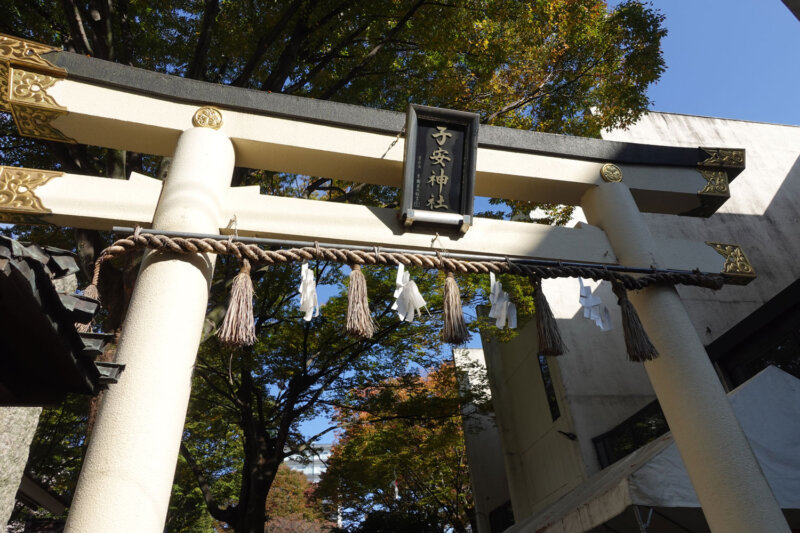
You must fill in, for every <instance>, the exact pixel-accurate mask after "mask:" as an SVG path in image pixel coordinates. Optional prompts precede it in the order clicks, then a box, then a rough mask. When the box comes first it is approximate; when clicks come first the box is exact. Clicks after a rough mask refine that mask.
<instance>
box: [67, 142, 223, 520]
mask: <svg viewBox="0 0 800 533" xmlns="http://www.w3.org/2000/svg"><path fill="white" fill-rule="evenodd" d="M233 166H234V152H233V146H232V145H231V142H230V140H229V139H228V138H227V137H226V136H225V135H223V134H221V133H220V132H218V131H215V130H213V129H208V128H192V129H190V130H187V131H184V132H183V133H182V134H181V137H180V139H179V141H178V145H177V148H176V150H175V156H174V158H173V160H172V165H171V167H170V171H169V175H168V177H167V179H166V182H165V183H164V188H163V191H162V194H161V199H160V200H159V203H158V207H157V208H156V213H155V217H154V220H153V227H154V228H156V229H165V230H178V231H192V232H198V233H218V231H219V227H220V223H221V222H223V221H222V220H221V219H222V214H221V213H222V206H221V201H222V198H224V197H225V192H226V189H227V188H228V187H229V186H230V180H231V176H232V172H233ZM223 223H224V222H223ZM215 259H216V256H214V255H178V254H168V253H149V254H148V255H147V256H146V257H145V258H144V260H143V261H142V266H141V270H140V271H139V278H138V280H137V282H136V287H135V289H134V291H133V295H132V298H131V303H130V307H129V309H128V314H127V317H126V319H125V323H124V325H123V328H122V335H121V338H120V344H119V347H118V349H117V357H116V361H117V362H119V363H122V364H124V365H126V366H125V371H124V372H123V373H122V375H121V377H120V380H119V383H117V384H116V385H113V386H111V387H110V389H109V390H108V392H107V393H106V394H105V398H104V399H103V402H102V405H101V406H100V409H99V412H98V415H97V421H96V423H95V426H94V430H93V432H92V435H91V439H90V441H89V447H88V450H87V453H86V457H85V459H84V461H83V468H82V470H81V475H80V479H79V481H78V486H77V489H76V492H75V498H74V499H73V502H72V506H71V508H70V511H69V516H68V520H67V526H66V531H67V532H70V533H93V532H96V533H109V532H112V531H113V532H115V533H121V532H136V533H160V532H161V531H163V530H164V522H165V519H166V514H167V508H168V504H169V498H170V492H171V489H172V480H173V476H174V474H175V465H176V463H177V457H178V452H179V446H180V442H181V434H182V432H183V424H184V420H185V418H186V409H187V406H188V402H189V392H190V389H191V378H192V368H193V366H194V362H195V357H196V355H197V348H198V346H199V344H200V338H201V333H202V328H203V321H204V317H205V313H206V305H207V303H208V289H209V285H210V282H211V276H212V274H213V270H214V261H215Z"/></svg>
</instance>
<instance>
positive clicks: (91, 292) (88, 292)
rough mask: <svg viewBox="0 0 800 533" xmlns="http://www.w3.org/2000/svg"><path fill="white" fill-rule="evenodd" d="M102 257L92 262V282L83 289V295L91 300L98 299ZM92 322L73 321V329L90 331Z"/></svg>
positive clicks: (84, 331)
mask: <svg viewBox="0 0 800 533" xmlns="http://www.w3.org/2000/svg"><path fill="white" fill-rule="evenodd" d="M102 263H103V258H102V257H100V258H98V259H97V261H95V262H94V273H93V274H92V282H91V283H90V284H89V286H88V287H86V288H85V289H83V295H84V296H86V297H87V298H92V299H93V300H97V301H98V302H99V301H100V291H99V290H97V284H98V283H99V282H100V267H101V266H102ZM92 322H94V319H92V320H90V321H89V322H86V323H85V324H82V323H80V322H76V323H75V329H76V330H78V333H90V332H91V331H92Z"/></svg>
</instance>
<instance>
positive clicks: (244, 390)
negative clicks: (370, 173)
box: [0, 0, 664, 533]
mask: <svg viewBox="0 0 800 533" xmlns="http://www.w3.org/2000/svg"><path fill="white" fill-rule="evenodd" d="M661 23H662V17H661V16H660V15H659V14H658V13H656V12H654V11H653V10H652V9H651V8H650V7H648V6H646V5H642V4H640V3H638V2H635V1H626V2H622V3H621V4H619V5H618V6H617V7H615V9H614V10H613V11H611V12H610V13H609V12H608V11H607V6H606V4H605V2H604V1H602V0H459V1H457V2H438V1H431V0H280V1H270V2H265V1H261V0H252V1H248V2H233V1H229V0H203V1H200V0H179V1H171V2H166V1H164V0H147V1H144V0H110V1H99V0H64V1H63V2H58V3H57V2H48V1H45V0H30V1H22V0H18V1H14V2H5V3H0V32H3V33H7V34H11V35H17V36H20V37H24V38H29V39H32V40H35V41H39V42H43V43H47V44H50V45H54V46H62V47H64V48H65V49H67V50H70V51H74V52H76V53H79V54H84V55H90V56H93V57H96V58H99V59H105V60H109V61H116V62H120V63H124V64H128V65H132V66H135V67H140V68H144V69H148V70H154V71H158V72H163V73H167V74H171V75H177V76H183V77H186V78H191V79H196V80H202V81H208V82H213V83H221V84H226V85H233V86H237V87H244V88H249V89H254V90H256V91H266V92H281V93H286V94H292V95H298V96H307V97H313V98H320V99H331V100H336V101H340V102H348V103H354V104H359V105H363V106H370V107H375V108H382V109H393V110H403V109H404V108H405V106H406V104H407V103H408V102H409V101H413V102H416V103H423V104H428V105H436V106H442V107H450V108H456V109H464V110H471V111H475V112H478V113H480V115H481V119H482V121H483V122H484V123H485V124H491V125H503V126H512V127H520V128H527V129H534V130H539V131H548V132H557V133H571V134H581V135H597V134H598V133H599V131H600V130H601V129H602V128H605V127H611V126H624V125H626V124H630V123H631V122H632V121H633V120H634V119H635V118H636V117H637V116H638V115H639V114H640V113H641V112H642V111H644V109H645V107H646V105H647V103H648V102H647V98H646V96H645V90H646V88H647V86H648V84H650V83H652V82H653V81H655V80H656V79H658V76H659V74H660V73H661V71H662V70H663V60H662V58H661V53H660V39H661V38H662V37H663V35H664V30H663V28H662V27H661ZM0 132H1V133H2V135H0V160H1V161H2V162H3V164H10V165H20V166H27V167H34V168H60V169H63V170H65V171H68V172H74V173H79V174H89V175H98V176H107V177H114V178H120V179H126V178H127V177H128V176H129V175H130V173H131V172H132V171H137V172H141V173H145V174H149V175H153V176H156V177H159V178H161V177H163V176H164V175H165V174H166V172H167V171H168V169H169V158H160V157H154V156H151V155H149V154H139V153H132V152H126V151H122V150H108V149H102V148H97V147H87V146H80V145H64V144H60V143H55V142H44V141H39V140H34V139H25V138H21V137H19V136H18V135H17V133H16V131H15V128H14V126H13V122H12V121H11V120H10V118H9V116H8V115H4V114H0ZM233 184H234V185H252V184H257V185H259V186H260V187H261V189H262V191H263V192H265V193H268V194H275V195H281V196H295V197H306V198H312V199H317V200H321V201H322V200H329V201H342V202H357V203H361V204H364V205H378V206H391V205H396V198H397V191H396V190H394V189H391V188H381V187H374V186H366V185H363V184H353V183H347V182H340V181H336V180H331V179H328V178H326V177H324V176H288V175H285V174H280V173H276V172H272V171H271V170H270V169H246V168H237V169H236V171H235V172H234V176H233ZM511 207H512V214H519V213H526V212H527V211H526V210H527V209H529V208H530V205H529V204H515V203H512V204H511ZM15 231H16V232H18V233H21V234H23V235H24V236H26V237H31V238H34V239H42V240H43V241H48V240H49V241H53V240H57V241H64V240H66V241H68V242H70V243H71V246H72V248H74V249H75V250H77V251H78V253H79V254H80V256H81V258H82V259H83V261H84V266H85V269H86V272H87V273H88V272H89V271H90V270H89V269H90V266H91V263H92V262H93V260H94V258H95V257H96V256H97V254H98V253H99V252H100V250H101V249H102V248H103V247H104V246H105V245H107V244H108V242H109V240H110V237H109V236H108V235H101V234H98V233H97V232H92V231H83V230H78V231H75V232H74V234H71V232H69V231H64V230H54V229H52V228H43V229H42V228H37V229H35V230H33V231H28V230H25V229H22V228H18V229H16V230H15ZM62 246H63V244H62ZM67 246H69V245H67ZM312 266H313V268H314V269H315V270H316V273H317V278H318V280H319V281H320V283H323V284H328V285H333V286H335V287H339V288H343V287H344V286H346V282H347V269H346V268H342V267H340V266H337V265H331V264H325V263H315V264H313V265H312ZM110 267H113V268H107V269H105V270H104V278H105V281H104V283H105V284H106V285H107V286H106V287H101V289H102V290H103V294H104V298H105V301H106V303H109V302H111V303H116V305H113V306H110V307H109V309H107V310H106V312H107V313H108V316H107V319H106V321H105V323H104V324H103V327H104V329H105V330H106V331H109V332H111V331H115V330H117V329H118V328H119V325H120V322H121V318H122V314H123V312H124V309H125V306H126V299H127V298H128V297H129V295H130V291H131V285H132V282H133V279H134V275H135V272H136V264H135V263H130V262H128V263H125V262H118V263H116V264H112V265H110ZM237 270H238V268H237V265H235V264H232V263H229V262H226V261H220V262H219V264H218V268H217V269H216V272H215V279H214V281H213V285H212V290H211V296H210V302H209V314H208V327H207V330H206V333H208V334H209V335H208V339H207V340H206V341H205V342H204V344H203V346H202V347H201V349H200V351H199V354H198V363H197V367H196V371H195V378H194V381H195V382H194V388H193V395H192V399H191V403H190V408H189V418H188V420H187V423H186V427H185V432H184V442H183V446H182V449H181V455H182V457H183V462H182V463H181V464H180V465H179V472H178V474H177V477H176V486H177V488H176V499H175V500H174V501H173V503H174V504H176V502H179V501H183V502H185V504H186V506H188V507H189V508H190V509H191V508H192V506H194V505H196V503H197V497H196V496H197V495H198V493H197V490H199V495H201V496H202V500H203V502H204V503H205V505H206V508H207V509H208V512H209V513H210V515H211V516H212V517H213V518H214V519H215V520H217V521H218V522H219V524H222V526H221V527H225V528H229V529H234V530H236V531H238V532H245V531H246V532H256V531H257V532H259V533H260V532H262V531H263V528H264V523H265V521H266V518H267V516H266V506H265V502H266V500H267V495H268V493H269V491H270V488H271V486H272V484H273V482H274V479H275V476H276V475H277V472H278V467H279V465H280V464H281V462H282V460H283V459H284V457H285V456H286V455H287V454H294V453H302V452H303V451H304V450H306V449H307V448H308V446H309V445H310V444H311V443H312V442H313V441H314V437H312V438H310V439H309V438H308V437H305V436H303V435H302V434H301V432H300V430H299V424H301V423H302V422H303V421H306V420H309V419H312V418H314V417H316V416H318V415H319V414H321V413H325V412H326V411H329V410H330V409H332V408H333V407H334V406H339V405H341V404H342V403H343V401H344V400H345V399H346V398H347V397H348V395H349V394H350V391H353V390H357V389H362V390H373V389H375V388H376V387H380V386H381V384H386V383H389V381H387V380H388V379H389V378H395V379H398V380H401V381H402V380H404V379H411V377H413V375H414V374H415V369H416V368H419V367H422V368H431V367H433V366H435V365H436V364H438V363H440V362H441V357H440V354H439V352H440V348H441V346H440V341H439V340H438V338H439V337H438V328H439V323H438V317H437V313H438V310H439V309H441V305H440V304H441V302H440V297H439V296H438V292H439V288H440V287H441V285H442V281H443V280H442V279H441V277H440V276H437V275H436V273H432V272H424V271H421V270H420V271H415V272H414V273H413V275H414V276H415V278H416V279H417V280H418V283H419V284H420V288H421V289H422V291H423V294H425V296H426V298H428V299H429V308H430V309H431V311H432V312H433V317H431V318H429V317H427V316H426V317H424V318H423V319H422V320H421V321H419V322H417V323H415V324H413V325H409V324H400V323H398V321H397V319H396V317H394V316H393V313H392V312H391V310H390V306H391V303H392V298H391V293H392V290H393V288H394V287H393V279H394V273H393V272H392V271H390V270H389V269H382V268H368V269H365V272H366V274H367V277H368V284H369V290H370V302H371V307H372V312H373V316H374V317H375V320H376V322H377V324H378V332H377V334H376V336H375V337H374V339H373V340H372V341H369V342H365V341H353V340H350V339H346V338H344V337H343V335H342V324H343V316H344V309H345V301H344V296H343V295H339V296H336V297H334V298H332V299H331V300H330V301H329V302H328V304H327V305H326V306H325V309H324V310H323V316H322V317H321V318H318V319H315V320H314V321H312V322H311V323H308V324H307V323H305V322H303V321H302V320H300V318H299V313H298V311H297V298H296V287H297V284H298V275H297V270H296V269H293V268H290V267H275V268H270V269H269V270H266V269H262V270H260V271H257V272H255V273H254V281H255V285H256V302H255V305H256V316H257V328H258V337H259V341H258V343H257V344H256V345H255V346H254V347H253V348H252V349H249V350H244V351H236V352H231V351H230V350H228V349H224V348H223V347H221V346H219V345H217V343H216V341H215V340H214V339H213V338H212V337H211V335H210V334H211V333H213V331H214V329H215V328H216V324H217V323H218V322H219V320H220V317H221V316H222V314H223V312H224V305H225V301H226V293H227V288H228V287H229V285H230V280H231V278H232V276H233V275H235V273H236V272H237ZM459 283H460V284H461V287H462V290H463V293H464V294H463V296H464V298H465V299H469V298H471V297H472V296H473V295H474V294H475V292H476V290H477V289H478V288H479V283H484V284H485V283H486V282H485V280H481V281H480V282H478V281H475V280H468V279H465V278H463V279H460V280H459ZM515 290H516V289H515ZM518 292H519V293H520V294H519V296H520V298H523V297H527V298H529V295H525V294H523V293H522V292H523V289H520V290H519V291H518ZM526 305H527V304H526ZM527 307H530V305H528V306H527ZM71 416H72V415H71ZM75 416H79V415H77V414H76V415H75ZM85 416H86V415H85V413H84V414H82V415H80V416H79V418H80V417H85ZM43 431H47V430H46V429H43ZM319 438H321V436H320V437H319ZM68 441H70V440H69V439H67V440H66V441H64V442H68ZM70 442H72V443H73V444H74V445H76V446H80V445H81V443H82V442H83V439H81V438H78V439H72V440H71V441H70ZM59 453H60V452H59ZM79 455H80V454H79ZM76 471H77V469H76V468H73V469H72V470H71V472H72V474H70V476H71V477H70V476H67V478H68V480H67V481H65V483H73V484H74V480H75V478H74V473H75V472H76ZM67 478H65V479H67ZM189 478H190V479H191V480H192V481H193V482H194V483H195V484H196V488H195V487H188V486H186V482H187V481H186V480H187V479H189ZM176 505H177V504H176ZM181 505H183V504H181ZM176 513H177V514H176ZM180 513H181V511H180V509H178V508H177V507H175V505H174V506H173V509H172V510H171V515H170V516H171V520H173V519H174V520H177V521H173V522H172V523H173V524H178V523H179V522H180V521H179V520H178V518H177V516H178V515H180ZM188 514H191V513H188ZM172 517H174V518H172ZM373 519H374V520H378V519H379V517H378V515H374V518H373ZM175 527H176V529H175V530H176V531H179V530H181V528H184V527H194V526H189V525H180V526H177V525H176V526H175Z"/></svg>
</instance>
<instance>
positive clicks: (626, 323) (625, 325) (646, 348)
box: [611, 282, 658, 363]
mask: <svg viewBox="0 0 800 533" xmlns="http://www.w3.org/2000/svg"><path fill="white" fill-rule="evenodd" d="M611 289H612V290H613V291H614V294H616V295H617V301H618V303H619V307H620V310H621V311H622V330H623V332H624V333H625V347H626V348H627V349H628V360H629V361H634V362H637V363H638V362H642V361H650V360H652V359H655V358H656V357H658V351H657V350H656V348H655V346H653V343H652V342H650V338H649V337H648V336H647V332H646V331H645V330H644V327H643V326H642V322H641V320H639V315H638V314H637V313H636V309H634V307H633V304H632V303H631V301H630V300H628V292H627V291H626V290H625V287H623V286H622V284H621V283H618V282H612V283H611Z"/></svg>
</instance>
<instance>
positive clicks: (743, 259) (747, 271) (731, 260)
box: [706, 241, 756, 285]
mask: <svg viewBox="0 0 800 533" xmlns="http://www.w3.org/2000/svg"><path fill="white" fill-rule="evenodd" d="M706 244H707V245H709V246H711V247H712V248H713V249H714V251H716V252H717V253H718V254H720V255H721V256H723V257H724V258H725V265H724V266H723V267H722V271H721V272H720V274H722V275H723V276H725V279H726V283H729V284H731V285H747V284H748V283H750V282H751V281H753V280H754V279H756V271H755V269H754V268H753V266H752V265H751V264H750V261H749V260H748V259H747V256H746V255H744V251H742V248H741V246H739V245H737V244H725V243H721V242H709V241H706Z"/></svg>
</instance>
